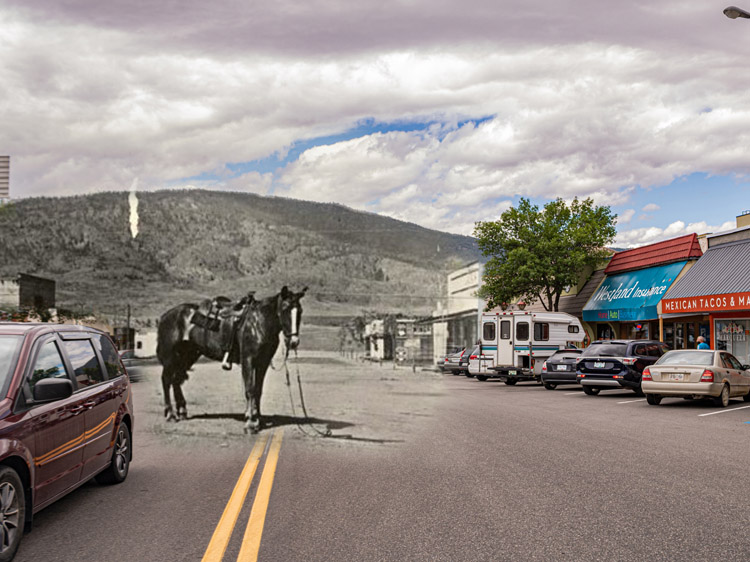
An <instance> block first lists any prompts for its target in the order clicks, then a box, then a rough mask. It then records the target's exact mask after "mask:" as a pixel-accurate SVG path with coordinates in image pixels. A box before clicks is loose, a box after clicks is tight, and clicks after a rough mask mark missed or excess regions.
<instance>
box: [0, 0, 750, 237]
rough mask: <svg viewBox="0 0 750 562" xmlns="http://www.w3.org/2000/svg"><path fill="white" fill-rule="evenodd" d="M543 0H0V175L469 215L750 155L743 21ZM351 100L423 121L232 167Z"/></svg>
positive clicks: (702, 8)
mask: <svg viewBox="0 0 750 562" xmlns="http://www.w3.org/2000/svg"><path fill="white" fill-rule="evenodd" d="M547 4H549V5H545V6H544V7H543V8H540V7H539V6H538V5H536V4H529V3H527V2H521V1H520V0H505V1H503V2H500V3H497V2H478V1H474V0H471V1H470V2H469V4H465V3H464V4H461V5H456V4H455V3H453V2H448V1H447V0H436V1H433V2H429V3H426V2H424V1H422V0H414V1H410V2H397V3H389V4H387V5H384V4H382V3H381V2H368V1H363V2H356V3H349V4H346V5H344V4H342V3H340V2H330V1H327V0H311V1H310V2H308V3H302V4H300V3H292V2H290V1H288V0H280V1H279V2H270V3H264V4H263V5H259V6H257V7H256V8H255V9H254V10H253V13H252V17H250V16H249V14H248V12H247V8H246V6H244V5H242V4H241V3H234V2H225V1H221V0H219V1H218V2H217V3H215V5H212V6H211V8H210V9H207V8H206V5H205V3H201V2H190V1H189V2H184V3H182V4H181V6H180V11H179V12H174V11H171V10H169V9H168V8H166V9H163V10H157V11H154V10H153V9H151V5H150V4H149V3H146V2H145V1H143V0H133V2H130V3H127V4H121V3H101V2H99V3H94V2H87V1H85V0H84V1H81V2H75V3H56V2H49V1H43V0H24V1H23V2H20V1H14V0H9V2H7V3H6V5H5V7H3V8H0V17H2V19H3V34H2V37H0V49H1V50H2V52H3V57H2V58H0V74H2V76H3V86H4V89H3V92H2V93H0V105H1V106H2V107H3V108H4V109H2V110H0V119H2V123H3V127H0V146H3V147H6V146H7V147H8V149H7V150H8V152H10V153H11V154H12V158H13V160H12V167H13V172H12V178H13V180H12V181H13V184H12V190H14V195H15V196H18V195H43V194H55V195H61V194H73V193H80V192H85V191H96V190H102V189H119V190H125V189H127V187H128V186H129V185H130V183H131V182H132V179H133V178H134V177H138V178H140V181H141V185H144V186H150V187H146V189H149V188H154V187H157V186H183V185H196V186H201V185H203V186H214V187H216V188H219V189H232V190H234V189H237V190H243V191H251V192H254V193H271V192H272V193H276V194H281V195H289V196H292V197H300V198H304V199H312V200H317V201H335V202H339V203H343V204H346V205H350V206H353V207H355V208H359V209H366V210H369V211H375V212H380V213H383V214H387V215H389V216H394V217H398V218H404V219H405V220H410V221H414V222H417V223H419V224H422V225H424V226H429V227H432V228H439V229H444V230H450V231H453V232H462V233H470V232H471V230H472V229H473V223H474V222H475V221H476V220H483V219H484V218H486V217H489V216H495V215H497V216H499V212H502V210H503V209H505V208H507V206H508V205H509V204H510V203H509V201H510V200H511V199H512V198H513V197H516V196H518V195H523V196H527V197H536V198H554V197H562V198H564V199H566V200H569V199H571V198H572V197H575V196H579V197H593V198H594V200H595V201H596V203H597V204H607V205H627V204H628V203H629V202H630V200H631V198H632V195H633V193H634V192H635V189H636V188H635V186H642V187H649V186H660V185H665V184H668V183H670V182H671V181H672V180H673V179H674V178H675V177H680V176H684V175H689V174H691V173H693V172H695V171H702V172H706V173H713V174H733V173H750V164H748V161H747V157H746V147H747V146H750V104H747V103H746V92H747V87H748V84H747V78H745V77H744V75H742V73H738V72H737V68H739V67H742V66H743V65H744V62H745V61H744V59H743V56H742V53H743V52H745V51H747V50H748V48H750V34H748V33H747V29H746V28H744V27H743V26H742V25H737V23H738V22H731V21H729V20H727V19H726V18H724V16H723V15H721V12H720V9H719V8H717V7H715V6H709V5H708V4H706V3H705V2H699V1H698V0H692V1H691V0H684V1H681V2H680V3H679V4H678V3H677V1H676V0H665V1H664V2H660V3H659V6H658V7H654V6H653V5H651V4H648V3H619V4H616V5H611V6H609V5H608V7H607V10H601V9H600V3H594V0H576V1H575V2H573V3H572V4H570V3H566V4H567V5H568V6H567V7H565V6H562V4H561V5H559V6H558V5H556V4H554V3H547ZM12 6H18V7H16V8H14V7H12ZM571 6H572V9H569V8H571ZM675 7H677V8H679V9H676V10H674V11H673V12H669V10H670V9H672V8H675ZM541 12H544V13H543V14H542V13H541ZM425 13H429V14H430V16H429V18H427V20H425V15H424V14H425ZM581 14H586V17H581ZM541 15H544V17H539V16H541ZM667 17H668V18H669V23H670V24H669V25H668V26H665V25H664V22H665V19H664V18H667ZM362 22H367V25H362ZM657 31H658V32H657ZM706 108H710V109H711V110H710V111H706ZM487 117H489V119H487V120H485V121H484V122H482V123H480V124H478V125H474V124H471V123H470V124H464V125H463V126H460V127H459V126H458V125H457V124H458V123H462V122H465V121H467V120H469V119H479V118H487ZM363 120H374V121H376V122H399V123H407V124H408V123H411V122H413V121H419V122H426V121H427V122H434V123H436V125H434V126H433V127H432V128H430V129H429V130H425V131H418V132H389V133H376V134H363V135H362V136H360V137H358V138H354V139H351V140H346V141H341V142H336V143H332V144H328V145H325V146H316V147H313V148H309V149H308V150H305V151H304V152H303V153H302V154H301V156H300V157H299V159H298V160H296V161H293V162H291V163H290V164H288V165H287V166H286V167H285V168H284V169H282V170H279V171H277V172H276V173H274V174H271V173H268V172H264V173H259V172H251V173H248V174H245V175H243V176H240V177H231V176H232V174H229V173H228V171H227V169H226V164H227V163H242V162H248V161H252V160H258V159H264V158H269V157H271V156H273V155H281V156H283V155H285V154H286V153H287V152H288V151H289V150H290V148H291V147H292V146H293V145H294V143H297V142H300V141H305V140H309V139H314V138H317V137H321V136H326V135H334V134H340V133H342V132H343V131H347V130H349V129H351V128H352V127H355V126H356V125H357V124H358V123H361V122H362V121H363ZM206 174H215V175H216V176H217V178H218V179H216V180H207V179H205V175H206ZM196 177H199V178H202V179H201V180H199V181H198V180H195V179H193V178H196ZM653 207H655V206H652V205H646V206H645V207H644V208H643V211H644V212H651V211H656V210H658V208H653ZM631 211H633V210H632V209H628V210H626V211H625V212H623V213H621V216H620V217H619V224H620V225H623V224H627V223H629V222H630V221H631V220H632V219H633V216H634V211H633V212H631ZM685 228H689V225H688V226H684V225H682V226H679V225H678V226H674V225H670V226H669V227H667V228H664V229H662V230H661V232H657V233H654V232H652V231H650V230H649V231H644V232H642V233H640V234H634V233H636V232H637V231H635V230H632V231H627V232H624V233H621V236H622V237H624V238H623V240H628V242H627V243H628V244H630V243H635V242H634V241H635V240H636V239H637V237H638V236H643V237H647V238H648V237H653V236H655V237H659V236H662V235H665V232H667V231H669V232H670V233H671V232H678V231H679V232H681V231H682V229H685ZM670 229H671V230H670ZM657 230H659V229H657ZM628 237H632V238H628Z"/></svg>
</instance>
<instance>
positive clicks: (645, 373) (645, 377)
mask: <svg viewBox="0 0 750 562" xmlns="http://www.w3.org/2000/svg"><path fill="white" fill-rule="evenodd" d="M641 380H642V381H650V380H653V379H652V378H651V369H649V368H648V367H646V368H645V369H643V374H642V375H641Z"/></svg>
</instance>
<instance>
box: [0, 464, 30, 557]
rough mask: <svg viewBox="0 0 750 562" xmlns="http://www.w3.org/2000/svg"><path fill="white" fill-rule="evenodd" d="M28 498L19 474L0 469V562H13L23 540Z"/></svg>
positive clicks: (10, 469) (3, 468) (7, 468)
mask: <svg viewBox="0 0 750 562" xmlns="http://www.w3.org/2000/svg"><path fill="white" fill-rule="evenodd" d="M25 516H26V496H25V495H24V491H23V484H22V483H21V478H20V477H19V476H18V473H17V472H16V471H15V470H13V469H12V468H11V467H9V466H3V467H1V468H0V562H6V561H8V560H13V557H14V556H15V555H16V550H18V545H19V544H20V543H21V538H23V526H24V520H25Z"/></svg>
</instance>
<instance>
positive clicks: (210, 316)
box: [190, 292, 255, 332]
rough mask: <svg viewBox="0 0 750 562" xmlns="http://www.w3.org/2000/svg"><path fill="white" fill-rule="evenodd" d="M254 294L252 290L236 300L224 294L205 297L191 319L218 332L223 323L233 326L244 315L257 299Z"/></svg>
mask: <svg viewBox="0 0 750 562" xmlns="http://www.w3.org/2000/svg"><path fill="white" fill-rule="evenodd" d="M254 294H255V293H254V292H250V293H248V294H247V295H245V296H244V297H242V298H241V299H240V300H238V301H236V302H235V301H233V300H232V299H229V298H227V297H223V296H217V297H214V298H213V299H205V300H204V301H202V302H201V303H200V304H199V305H198V310H197V311H195V313H194V314H193V317H192V319H191V320H190V321H191V322H192V323H193V324H195V325H196V326H199V327H201V328H205V329H206V330H209V331H211V332H218V331H220V330H221V329H222V324H225V325H226V324H229V325H230V326H231V325H233V324H234V323H235V322H236V321H238V320H239V319H240V318H241V317H242V316H243V315H244V313H245V310H246V308H247V307H248V306H249V305H250V304H251V303H252V302H254V301H255V298H254Z"/></svg>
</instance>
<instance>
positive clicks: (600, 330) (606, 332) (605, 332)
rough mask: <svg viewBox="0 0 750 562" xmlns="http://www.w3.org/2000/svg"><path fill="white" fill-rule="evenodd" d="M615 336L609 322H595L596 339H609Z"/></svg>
mask: <svg viewBox="0 0 750 562" xmlns="http://www.w3.org/2000/svg"><path fill="white" fill-rule="evenodd" d="M614 337H615V334H614V332H613V331H612V327H611V326H610V325H609V324H597V325H596V339H598V340H611V339H613V338H614Z"/></svg>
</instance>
